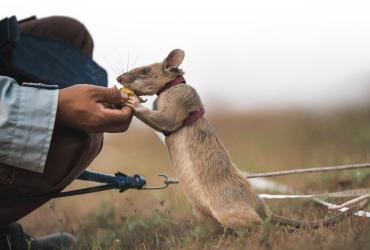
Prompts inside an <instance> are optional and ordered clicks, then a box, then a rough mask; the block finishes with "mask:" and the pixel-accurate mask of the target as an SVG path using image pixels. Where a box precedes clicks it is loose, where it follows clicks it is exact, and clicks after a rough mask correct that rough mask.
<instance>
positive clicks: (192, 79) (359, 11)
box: [0, 0, 370, 109]
mask: <svg viewBox="0 0 370 250" xmlns="http://www.w3.org/2000/svg"><path fill="white" fill-rule="evenodd" d="M369 13H370V1H354V0H347V1H341V0H331V1H325V0H320V1H316V0H310V1H297V0H291V1H287V0H283V1H281V0H279V1H276V0H271V1H246V0H244V1H232V0H229V1H215V0H213V1H200V0H198V1H192V0H186V1H181V2H180V1H173V0H172V1H164V0H156V1H154V0H148V1H143V0H132V1H122V0H121V1H113V0H110V1H86V0H63V1H41V0H32V1H30V0H27V1H20V0H9V1H2V6H1V8H0V14H1V15H0V16H2V17H4V16H10V15H13V14H15V15H17V17H18V19H21V18H25V17H28V16H30V15H34V14H36V15H37V16H38V17H44V16H49V15H67V16H72V17H75V18H77V19H79V20H80V21H82V22H83V23H84V24H85V25H86V26H87V28H88V29H89V30H90V32H91V33H92V35H93V38H94V41H95V45H96V46H95V53H94V56H95V59H96V61H97V62H98V63H99V64H101V65H102V66H103V67H105V68H106V69H107V70H108V73H109V76H110V82H111V84H113V83H114V79H115V78H116V76H117V75H118V74H119V73H121V72H122V71H123V70H125V69H126V67H127V65H128V68H129V69H130V68H132V67H135V66H141V65H145V64H148V63H152V62H155V61H159V60H162V59H163V58H164V57H165V56H166V55H167V54H168V53H169V52H170V51H171V50H172V49H174V48H181V49H183V50H184V51H185V53H186V58H185V61H184V63H183V66H182V68H183V69H184V70H185V72H186V79H187V81H188V82H189V84H191V85H193V86H194V87H195V88H196V89H197V90H198V91H199V92H200V94H201V96H202V98H203V101H204V103H205V104H206V106H208V108H212V107H216V106H218V105H221V104H222V105H227V107H229V108H235V109H251V108H256V107H257V108H264V107H281V106H285V107H286V106H287V107H296V106H309V107H318V106H321V105H335V104H342V105H345V104H347V103H353V102H357V101H359V100H364V99H365V98H366V97H368V96H369V95H368V94H369V91H370V14H369Z"/></svg>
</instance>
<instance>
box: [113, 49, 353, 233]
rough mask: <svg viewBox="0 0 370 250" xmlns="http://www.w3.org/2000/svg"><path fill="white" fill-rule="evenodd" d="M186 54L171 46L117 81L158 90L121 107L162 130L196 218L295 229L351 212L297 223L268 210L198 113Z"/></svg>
mask: <svg viewBox="0 0 370 250" xmlns="http://www.w3.org/2000/svg"><path fill="white" fill-rule="evenodd" d="M184 56H185V53H184V52H183V51H182V50H180V49H175V50H173V51H172V52H171V53H170V54H169V55H168V56H167V58H166V59H165V60H164V61H163V62H159V63H154V64H151V65H148V66H144V67H139V68H135V69H133V70H131V71H129V72H127V73H124V74H122V75H120V76H119V77H118V78H117V81H118V82H120V83H121V84H122V85H124V86H125V87H127V88H129V89H131V90H133V91H134V92H135V94H136V95H137V96H142V95H154V94H156V93H157V94H158V98H157V99H156V100H155V102H154V104H153V110H150V109H148V108H146V107H144V106H143V105H142V104H141V103H140V101H139V100H138V98H136V97H135V96H131V97H130V98H129V100H128V101H127V102H126V105H128V106H131V107H132V108H133V109H134V114H135V116H136V117H137V118H139V119H140V120H141V121H143V122H144V123H146V124H147V125H148V126H150V127H152V128H153V129H155V130H156V131H159V132H164V133H165V134H166V135H167V136H166V139H165V142H166V145H167V147H168V151H169V154H170V158H171V161H172V164H173V167H174V168H175V172H176V174H177V176H178V177H179V179H180V183H181V185H182V187H183V190H184V192H185V194H186V197H187V198H188V200H189V201H190V203H191V205H192V207H193V211H194V212H195V214H196V216H197V217H198V218H199V219H201V220H203V219H210V220H211V221H217V222H218V223H220V224H222V225H223V226H225V227H227V228H232V229H237V228H243V227H246V226H251V225H254V224H260V223H262V221H263V220H265V219H270V220H271V221H272V222H275V223H279V224H286V225H291V226H295V227H305V228H316V227H318V226H320V225H327V226H328V225H332V224H334V223H335V222H337V221H338V220H340V219H341V218H343V217H345V216H347V215H350V214H352V213H353V212H354V210H355V209H359V207H355V208H353V209H350V210H347V211H346V212H342V213H340V214H339V215H336V216H334V217H332V218H329V219H326V220H322V221H317V222H315V221H314V222H301V221H296V220H291V219H288V218H285V217H281V216H276V215H274V214H271V212H270V211H269V208H268V207H267V206H266V204H265V203H264V201H263V200H261V199H260V198H258V196H257V194H256V193H255V191H254V189H253V188H252V186H251V184H250V183H249V181H248V180H247V179H246V178H245V177H244V176H243V175H242V174H241V173H240V171H239V170H238V169H237V168H236V166H235V164H234V163H233V162H232V161H231V158H230V155H229V153H228V151H227V150H226V148H225V146H224V145H223V144H222V142H221V141H220V140H219V139H218V137H217V136H216V134H215V131H214V129H213V128H212V126H211V125H210V123H209V122H208V121H207V119H206V118H204V117H203V116H202V115H203V113H204V110H203V106H202V102H201V100H200V97H199V96H198V93H197V92H196V91H195V89H194V88H192V87H191V86H190V85H188V84H181V83H184V79H183V78H182V76H183V74H184V72H183V71H182V70H181V69H180V68H179V66H180V64H181V63H182V61H183V59H184Z"/></svg>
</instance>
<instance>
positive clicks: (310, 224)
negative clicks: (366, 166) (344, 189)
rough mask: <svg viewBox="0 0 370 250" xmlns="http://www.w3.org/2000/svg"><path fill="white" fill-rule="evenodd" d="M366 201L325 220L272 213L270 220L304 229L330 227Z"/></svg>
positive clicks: (358, 208)
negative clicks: (307, 219) (305, 219)
mask: <svg viewBox="0 0 370 250" xmlns="http://www.w3.org/2000/svg"><path fill="white" fill-rule="evenodd" d="M367 204H368V202H367V201H363V202H361V203H359V204H358V205H355V206H353V207H351V208H349V209H347V210H346V211H343V212H341V213H339V214H337V215H335V216H332V217H330V218H328V219H325V220H318V221H299V220H294V219H289V218H287V217H284V216H279V215H275V214H272V215H271V222H272V223H273V224H279V225H285V226H292V227H296V228H304V229H316V228H319V227H330V226H333V225H335V224H337V223H338V222H339V221H341V220H343V219H344V218H346V217H348V216H350V215H352V214H354V213H356V212H357V211H359V210H360V209H361V208H363V207H365V206H367Z"/></svg>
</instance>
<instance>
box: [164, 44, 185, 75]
mask: <svg viewBox="0 0 370 250" xmlns="http://www.w3.org/2000/svg"><path fill="white" fill-rule="evenodd" d="M184 57H185V52H184V51H183V50H181V49H175V50H172V51H171V52H170V54H168V56H167V58H166V59H164V62H163V67H164V70H167V71H169V70H171V69H176V68H178V67H179V66H180V64H181V63H182V61H183V60H184Z"/></svg>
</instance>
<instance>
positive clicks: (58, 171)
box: [0, 16, 103, 227]
mask: <svg viewBox="0 0 370 250" xmlns="http://www.w3.org/2000/svg"><path fill="white" fill-rule="evenodd" d="M20 29H21V32H24V33H30V34H33V35H38V36H42V37H47V38H50V39H55V40H58V41H62V42H65V43H70V44H72V45H74V46H75V47H77V48H78V49H80V50H81V51H82V52H84V53H85V54H87V55H89V56H92V52H93V47H94V45H93V40H92V38H91V36H90V34H89V32H88V31H87V29H86V28H85V26H84V25H83V24H81V23H80V22H78V21H77V20H75V19H72V18H67V17H59V16H55V17H48V18H42V19H33V20H28V21H25V22H22V23H20ZM14 78H16V80H17V81H21V79H23V76H22V75H19V76H16V77H14ZM102 145H103V135H102V134H86V133H83V132H80V131H76V130H72V129H67V128H64V127H62V126H61V125H60V124H56V125H55V128H54V131H53V135H52V140H51V144H50V149H49V152H48V156H47V160H46V165H45V169H44V172H43V173H42V174H40V173H35V172H31V171H27V170H23V169H20V168H15V167H12V166H9V165H6V164H2V163H0V227H1V226H6V225H8V224H10V223H13V222H16V221H17V220H19V219H21V218H22V217H24V216H25V215H27V214H29V213H30V212H32V211H33V210H35V209H36V208H38V207H39V206H41V205H42V204H44V203H46V202H47V201H48V200H38V201H23V202H22V201H12V200H6V199H3V198H1V193H6V194H8V195H9V194H14V195H15V196H16V195H17V194H22V195H31V194H42V193H47V192H53V191H60V190H62V189H63V188H65V187H66V186H67V185H68V184H70V183H71V182H72V181H73V180H74V179H76V178H77V177H78V176H79V175H80V174H81V173H82V172H83V171H84V170H85V169H86V168H87V167H88V166H89V164H90V163H91V162H92V161H93V160H94V158H95V157H96V156H97V155H98V153H99V152H100V150H101V147H102Z"/></svg>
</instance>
